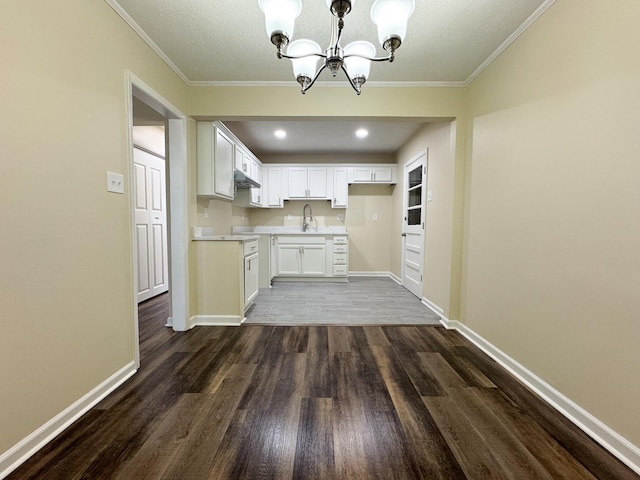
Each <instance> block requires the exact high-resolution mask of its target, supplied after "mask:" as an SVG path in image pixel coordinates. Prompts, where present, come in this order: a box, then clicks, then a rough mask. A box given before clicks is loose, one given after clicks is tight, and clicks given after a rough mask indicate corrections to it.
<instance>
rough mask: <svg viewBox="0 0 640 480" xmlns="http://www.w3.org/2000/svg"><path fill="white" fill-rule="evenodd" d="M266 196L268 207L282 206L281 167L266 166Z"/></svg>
mask: <svg viewBox="0 0 640 480" xmlns="http://www.w3.org/2000/svg"><path fill="white" fill-rule="evenodd" d="M266 179H267V182H266V189H267V193H266V197H267V199H266V200H267V206H268V207H282V206H283V203H282V169H281V168H267V175H266Z"/></svg>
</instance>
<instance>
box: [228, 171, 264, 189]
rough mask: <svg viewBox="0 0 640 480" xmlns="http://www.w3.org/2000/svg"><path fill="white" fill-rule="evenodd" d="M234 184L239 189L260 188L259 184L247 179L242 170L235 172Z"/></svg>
mask: <svg viewBox="0 0 640 480" xmlns="http://www.w3.org/2000/svg"><path fill="white" fill-rule="evenodd" d="M233 183H234V184H235V186H236V187H237V188H260V184H259V183H258V182H256V181H255V180H252V179H251V178H249V177H247V175H246V174H245V173H244V172H243V171H242V170H238V169H235V170H234V171H233Z"/></svg>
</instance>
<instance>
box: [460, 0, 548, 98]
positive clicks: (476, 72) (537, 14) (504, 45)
mask: <svg viewBox="0 0 640 480" xmlns="http://www.w3.org/2000/svg"><path fill="white" fill-rule="evenodd" d="M554 3H556V0H546V1H545V2H544V3H543V4H542V5H540V6H539V7H538V8H537V9H536V11H535V12H533V13H532V14H531V15H530V16H529V18H527V19H526V20H525V21H524V22H522V24H521V25H520V26H519V27H518V28H517V29H516V31H515V32H513V33H512V34H511V35H509V37H508V38H507V39H506V40H505V41H504V42H502V44H501V45H500V46H499V47H498V48H496V49H495V50H494V52H493V53H492V54H491V55H489V57H488V58H487V59H486V60H485V61H484V62H482V63H481V64H480V66H479V67H478V68H476V69H475V70H474V71H473V73H472V74H471V75H469V78H467V79H466V80H465V81H464V84H465V86H468V85H470V84H471V82H473V80H475V78H476V77H477V76H478V75H480V74H481V73H482V72H483V71H484V69H485V68H487V67H488V66H489V65H491V63H493V61H494V60H495V59H496V58H498V57H499V56H500V54H501V53H502V52H504V51H505V50H506V49H507V48H508V47H509V45H511V44H512V43H513V42H515V41H516V39H517V38H518V37H519V36H520V35H522V34H523V33H524V31H525V30H526V29H527V28H529V27H530V26H531V25H532V24H533V22H535V21H536V20H537V19H538V18H539V17H540V16H541V15H542V14H543V13H544V12H546V11H547V9H548V8H549V7H551V5H553V4H554Z"/></svg>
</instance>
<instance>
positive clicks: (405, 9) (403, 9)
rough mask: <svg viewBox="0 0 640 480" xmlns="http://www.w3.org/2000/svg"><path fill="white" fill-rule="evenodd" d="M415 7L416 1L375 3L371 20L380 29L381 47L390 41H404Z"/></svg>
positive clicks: (398, 0)
mask: <svg viewBox="0 0 640 480" xmlns="http://www.w3.org/2000/svg"><path fill="white" fill-rule="evenodd" d="M415 6H416V2H415V0H376V1H375V2H374V3H373V6H372V7H371V20H373V23H375V24H376V25H377V27H378V40H379V41H380V45H383V46H384V45H385V42H386V41H388V40H389V39H397V40H399V43H401V42H402V41H403V40H404V37H405V36H406V35H407V22H408V21H409V17H410V16H411V15H412V14H413V10H414V9H415ZM399 43H398V45H399ZM385 48H386V47H385ZM395 48H397V47H395ZM395 48H394V49H395Z"/></svg>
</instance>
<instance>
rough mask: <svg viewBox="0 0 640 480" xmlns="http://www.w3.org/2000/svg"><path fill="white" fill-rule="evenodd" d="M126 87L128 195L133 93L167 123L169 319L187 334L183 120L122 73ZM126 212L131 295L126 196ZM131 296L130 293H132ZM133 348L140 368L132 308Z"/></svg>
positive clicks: (186, 187)
mask: <svg viewBox="0 0 640 480" xmlns="http://www.w3.org/2000/svg"><path fill="white" fill-rule="evenodd" d="M125 81H126V86H127V89H128V90H127V115H128V120H127V121H128V122H129V123H128V128H127V130H128V134H127V141H128V144H129V149H128V150H129V152H130V153H129V155H130V156H131V157H130V158H129V191H130V192H132V191H133V131H132V125H133V120H132V119H133V105H132V97H133V95H134V89H135V90H136V91H137V92H139V95H137V96H138V97H139V96H140V95H142V96H143V97H144V98H142V100H143V101H144V102H145V103H147V104H148V105H149V106H151V107H152V108H154V106H155V107H156V108H157V109H158V113H160V114H161V115H163V116H164V117H165V118H166V119H167V129H166V131H165V135H167V136H168V137H169V151H168V152H166V155H167V159H168V161H169V176H168V182H167V184H168V187H169V188H168V193H167V198H168V199H169V212H168V213H169V222H170V223H169V235H170V239H169V244H170V254H169V257H170V258H169V264H170V272H171V273H170V275H171V278H170V291H171V317H172V319H173V321H172V326H173V329H174V330H175V331H184V330H188V329H189V326H188V325H187V321H188V319H189V316H188V312H189V308H188V305H189V295H188V292H189V272H188V264H189V223H188V219H189V210H188V206H189V198H188V191H189V175H188V170H187V167H188V159H187V117H186V115H185V114H184V113H182V112H181V111H180V110H179V109H178V108H176V107H175V106H174V105H173V104H171V102H169V101H168V100H166V99H165V98H164V97H163V96H162V95H160V94H159V93H158V92H156V91H155V90H154V89H153V88H151V87H150V86H149V85H147V84H146V83H145V82H143V81H142V80H141V79H140V78H138V77H137V76H135V75H134V74H133V73H132V72H130V71H128V70H127V71H126V72H125ZM129 202H130V205H129V211H130V212H131V225H132V226H131V235H130V239H129V240H130V245H131V251H132V264H131V271H130V272H131V277H132V279H133V280H132V292H137V269H136V265H137V251H136V248H134V246H135V238H134V232H135V220H134V216H133V203H132V202H133V199H132V196H131V195H129ZM132 294H133V293H132ZM134 330H135V333H134V341H135V343H134V345H135V349H136V352H135V359H136V365H140V352H139V342H138V308H137V305H136V306H135V308H134Z"/></svg>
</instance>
